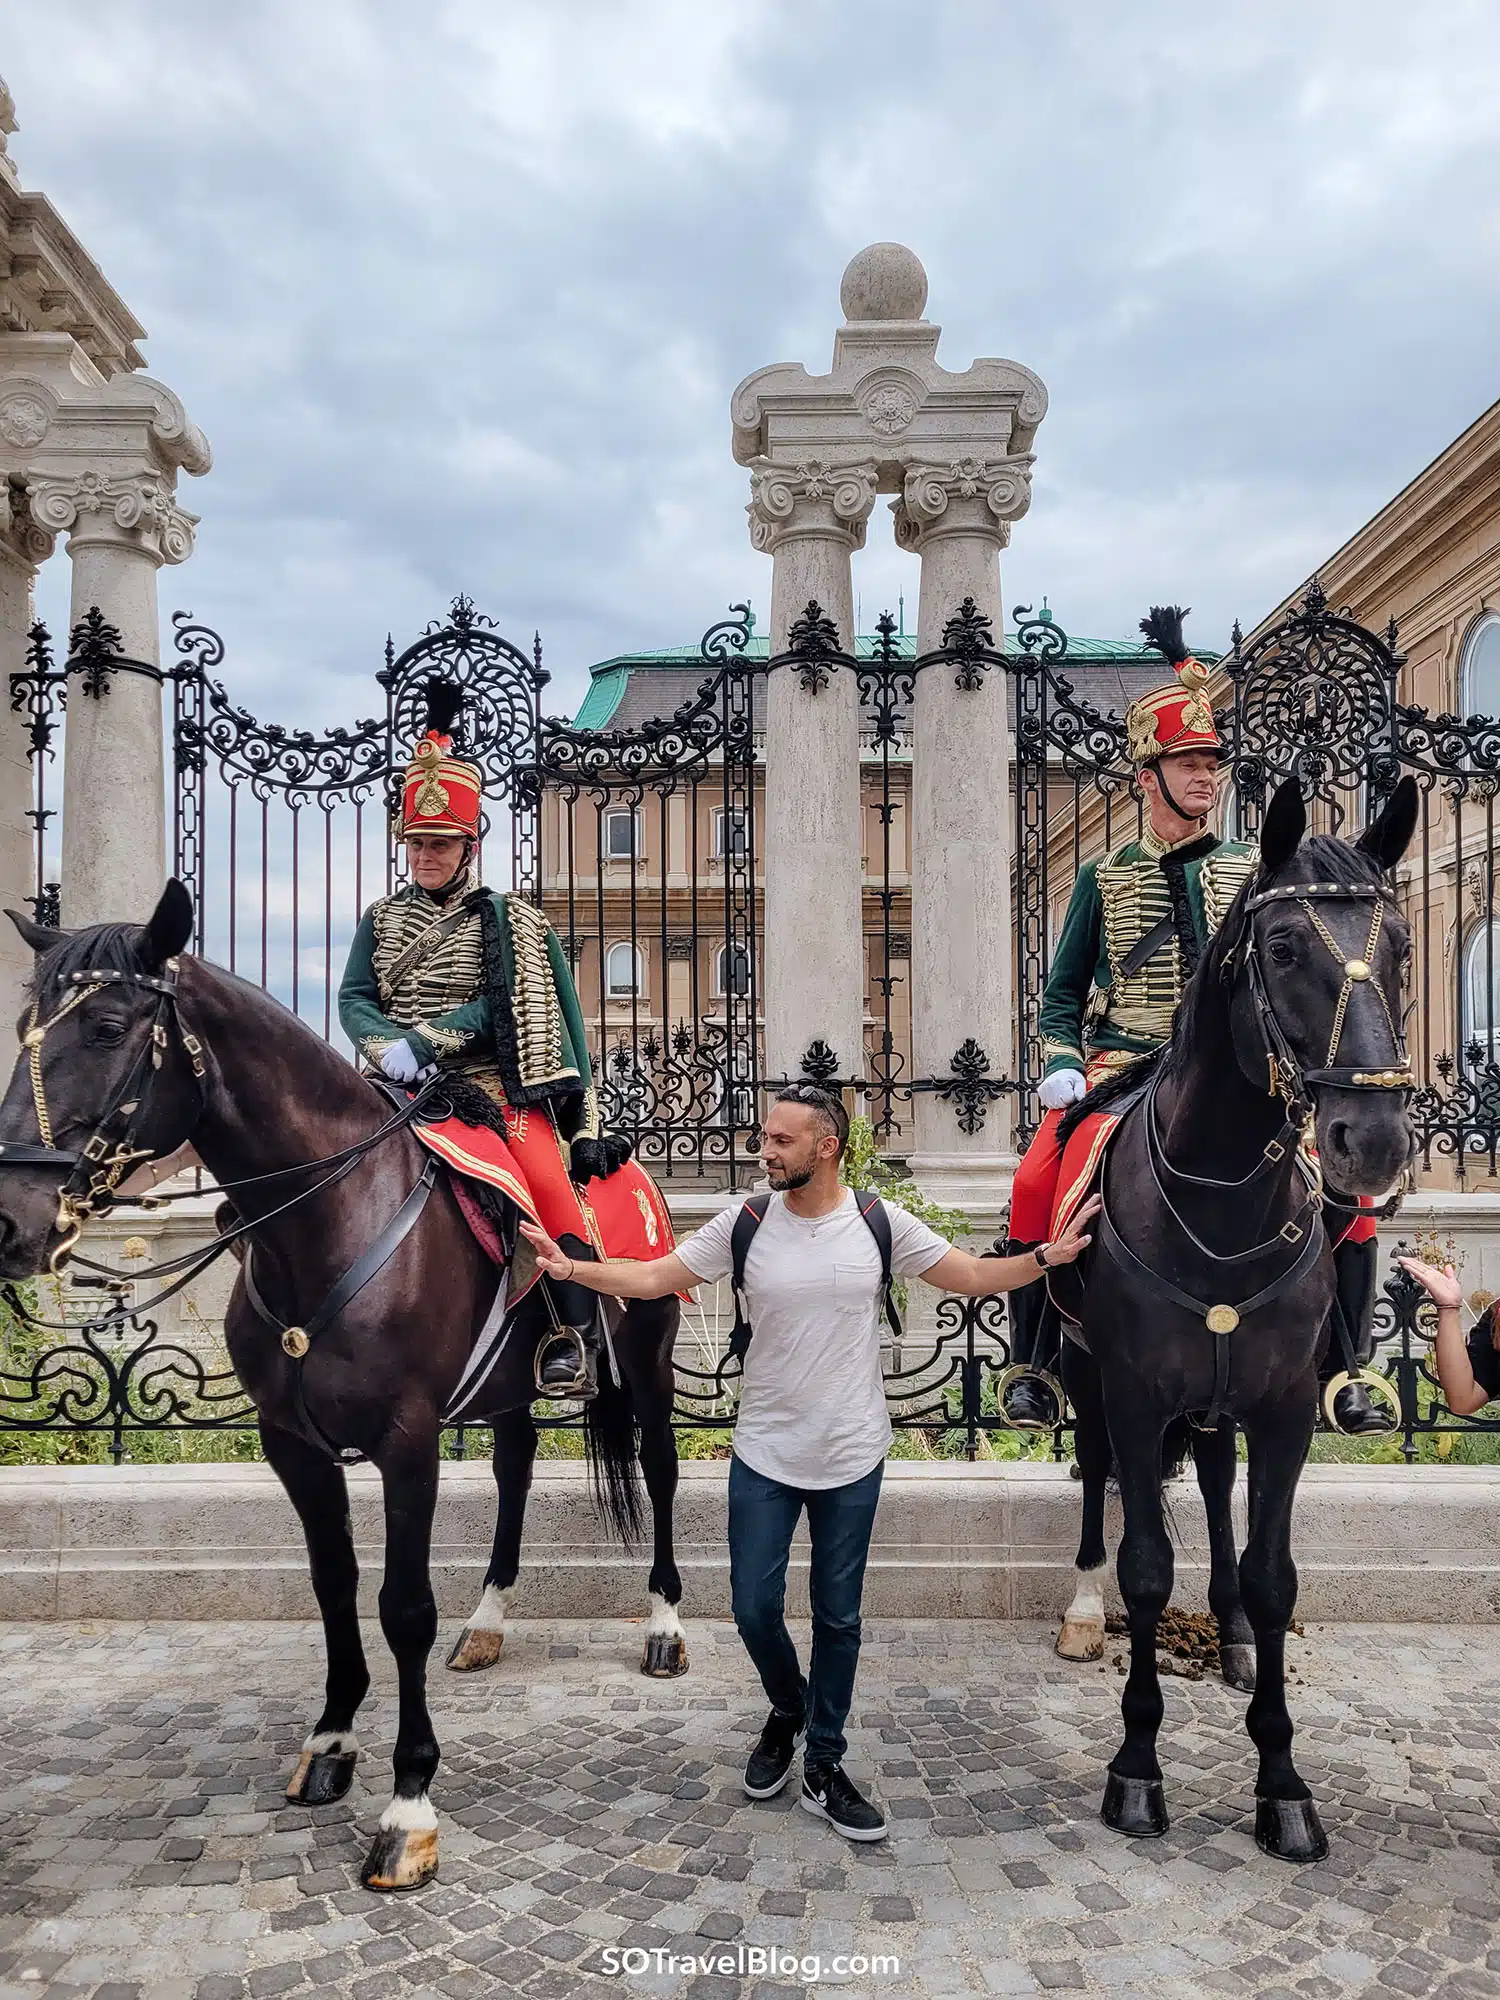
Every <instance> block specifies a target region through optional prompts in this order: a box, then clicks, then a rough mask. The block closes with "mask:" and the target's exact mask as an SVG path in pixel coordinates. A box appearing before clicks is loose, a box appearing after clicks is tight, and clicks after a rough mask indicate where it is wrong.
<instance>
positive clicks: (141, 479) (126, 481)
mask: <svg viewBox="0 0 1500 2000" xmlns="http://www.w3.org/2000/svg"><path fill="white" fill-rule="evenodd" d="M30 495H31V515H32V519H33V521H35V522H37V523H38V524H40V526H41V527H42V529H43V530H45V531H46V532H47V533H48V534H53V535H57V534H62V533H64V532H66V533H68V535H69V537H70V540H71V541H72V542H73V543H75V544H76V543H78V542H86V541H107V542H113V543H116V544H121V543H123V544H125V545H126V546H127V547H133V548H136V549H139V550H140V551H141V553H142V554H144V555H148V556H150V557H151V559H152V560H153V561H154V562H157V563H180V562H186V561H187V559H188V557H189V556H190V555H191V554H192V553H193V531H194V529H195V528H196V527H197V525H198V516H197V515H196V514H190V513H188V511H187V509H186V508H185V507H179V506H178V504H177V499H176V496H175V494H174V493H173V491H172V487H171V483H170V481H168V480H167V479H166V478H165V477H163V476H162V475H161V474H160V473H155V472H131V473H124V474H121V473H113V472H103V471H94V470H85V471H80V472H75V473H72V474H70V475H68V476H67V477H65V478H57V479H46V478H43V479H35V480H32V481H31V482H30Z"/></svg>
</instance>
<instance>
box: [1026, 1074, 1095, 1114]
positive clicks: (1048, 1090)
mask: <svg viewBox="0 0 1500 2000" xmlns="http://www.w3.org/2000/svg"><path fill="white" fill-rule="evenodd" d="M1087 1093H1088V1083H1087V1081H1086V1080H1085V1078H1084V1074H1083V1071H1082V1070H1081V1069H1059V1070H1054V1071H1053V1073H1052V1075H1051V1076H1044V1077H1043V1078H1042V1080H1041V1082H1040V1083H1039V1084H1038V1085H1037V1087H1036V1094H1037V1096H1038V1097H1039V1098H1040V1099H1041V1100H1042V1107H1043V1109H1044V1110H1047V1111H1066V1109H1067V1108H1068V1106H1069V1105H1070V1104H1077V1103H1078V1101H1079V1099H1080V1098H1082V1097H1084V1096H1086V1095H1087Z"/></svg>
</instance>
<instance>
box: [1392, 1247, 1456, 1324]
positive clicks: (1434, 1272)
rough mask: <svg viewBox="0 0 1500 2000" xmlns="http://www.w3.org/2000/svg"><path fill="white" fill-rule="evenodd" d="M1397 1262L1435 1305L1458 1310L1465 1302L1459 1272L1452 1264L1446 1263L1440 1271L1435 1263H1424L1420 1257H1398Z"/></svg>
mask: <svg viewBox="0 0 1500 2000" xmlns="http://www.w3.org/2000/svg"><path fill="white" fill-rule="evenodd" d="M1396 1262H1397V1263H1398V1264H1399V1265H1400V1266H1401V1268H1402V1270H1403V1271H1405V1272H1406V1274H1407V1276H1408V1277H1411V1278H1415V1279H1416V1281H1417V1283H1418V1284H1419V1285H1420V1286H1421V1287H1422V1288H1423V1290H1424V1291H1425V1292H1426V1293H1427V1296H1428V1297H1429V1298H1430V1299H1431V1300H1432V1302H1433V1304H1434V1305H1435V1306H1442V1307H1445V1308H1447V1309H1449V1310H1451V1311H1456V1310H1457V1309H1458V1307H1459V1306H1461V1305H1462V1304H1463V1302H1464V1295H1463V1290H1462V1288H1461V1286H1460V1285H1459V1282H1458V1273H1457V1272H1456V1271H1455V1270H1454V1268H1453V1266H1452V1265H1451V1264H1445V1265H1444V1266H1443V1268H1442V1270H1441V1271H1440V1270H1439V1269H1438V1268H1437V1266H1436V1265H1435V1264H1424V1263H1423V1262H1422V1260H1421V1258H1420V1257H1398V1258H1397V1259H1396Z"/></svg>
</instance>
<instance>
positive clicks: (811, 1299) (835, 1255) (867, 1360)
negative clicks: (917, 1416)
mask: <svg viewBox="0 0 1500 2000" xmlns="http://www.w3.org/2000/svg"><path fill="white" fill-rule="evenodd" d="M741 1206H742V1204H741V1203H739V1202H736V1203H735V1204H734V1205H733V1206H732V1207H730V1208H725V1209H721V1210H720V1212H719V1213H718V1214H717V1215H716V1216H715V1217H714V1219H713V1220H712V1222H708V1223H705V1224H704V1226H703V1228H702V1229H699V1230H697V1231H695V1233H694V1234H693V1235H691V1236H690V1237H688V1239H687V1241H686V1242H685V1243H679V1244H678V1246H677V1254H678V1256H679V1257H680V1258H681V1259H682V1261H683V1263H684V1264H686V1265H687V1267H688V1269H689V1270H690V1271H692V1272H694V1273H696V1275H697V1276H698V1277H700V1278H703V1279H705V1280H709V1281H712V1280H717V1279H719V1278H727V1277H729V1276H730V1274H731V1272H732V1270H733V1258H732V1256H731V1254H730V1238H731V1236H732V1234H733V1231H734V1223H735V1217H736V1216H737V1215H738V1214H739V1212H740V1208H741ZM885 1207H886V1213H887V1214H888V1215H889V1217H890V1219H891V1270H892V1272H893V1273H894V1275H895V1276H896V1277H898V1278H919V1277H920V1276H921V1275H922V1273H923V1272H924V1271H929V1270H931V1268H932V1266H933V1265H934V1264H935V1263H937V1261H938V1259H939V1258H940V1257H942V1256H943V1255H944V1254H945V1253H946V1251H947V1250H948V1249H949V1248H950V1247H951V1246H950V1245H949V1244H947V1243H945V1242H944V1241H943V1239H942V1237H941V1236H939V1235H937V1234H936V1232H935V1231H933V1230H931V1229H929V1228H928V1227H927V1224H926V1223H925V1222H919V1221H918V1220H917V1218H916V1217H915V1216H914V1215H909V1214H908V1213H907V1211H906V1210H905V1209H904V1208H897V1207H896V1206H895V1204H894V1203H892V1202H887V1203H886V1205H885ZM745 1304H746V1307H747V1309H748V1312H749V1316H750V1325H751V1328H752V1330H753V1335H754V1337H753V1338H752V1340H751V1342H750V1349H749V1352H748V1353H747V1354H746V1356H745V1375H744V1381H743V1382H742V1384H741V1387H740V1410H739V1419H738V1422H737V1423H736V1426H735V1433H734V1449H735V1453H736V1456H737V1457H739V1458H742V1459H743V1460H744V1461H745V1463H746V1465H748V1466H749V1467H750V1468H751V1470H752V1471H755V1472H760V1473H763V1474H764V1475H765V1476H766V1478H768V1479H779V1480H780V1481H781V1482H782V1483H783V1484H784V1485H786V1486H800V1487H810V1488H817V1487H826V1486H847V1485H848V1484H849V1483H850V1482H851V1481H852V1480H855V1479H863V1478H864V1476H865V1474H866V1473H867V1472H871V1471H873V1470H874V1468H875V1467H876V1466H877V1465H878V1464H879V1463H880V1461H881V1459H883V1458H884V1457H885V1454H886V1452H887V1451H888V1449H889V1448H890V1442H891V1420H890V1416H889V1414H888V1412H887V1410H886V1406H885V1391H884V1388H883V1387H882V1384H881V1380H880V1329H881V1327H882V1325H883V1324H884V1316H883V1314H882V1312H881V1308H880V1252H879V1251H878V1250H877V1248H876V1247H875V1238H874V1237H873V1236H872V1235H871V1233H870V1226H869V1224H868V1223H867V1222H866V1221H865V1220H864V1218H863V1217H862V1216H861V1214H860V1212H859V1207H858V1204H857V1203H856V1202H855V1199H854V1196H853V1193H852V1192H848V1191H846V1192H845V1195H844V1199H843V1201H842V1202H841V1203H840V1204H839V1206H838V1207H837V1208H835V1209H831V1210H830V1211H829V1213H828V1214H827V1215H818V1216H802V1215H794V1214H793V1213H792V1211H791V1210H790V1209H788V1207H787V1205H786V1202H785V1199H784V1198H783V1197H782V1196H781V1195H779V1194H777V1195H773V1196H772V1197H771V1205H770V1207H769V1208H768V1209H767V1210H766V1216H765V1220H764V1221H763V1222H762V1223H761V1225H760V1227H759V1228H758V1229H757V1230H756V1232H755V1235H754V1236H753V1237H752V1238H751V1242H750V1250H749V1254H748V1255H747V1256H746V1259H745Z"/></svg>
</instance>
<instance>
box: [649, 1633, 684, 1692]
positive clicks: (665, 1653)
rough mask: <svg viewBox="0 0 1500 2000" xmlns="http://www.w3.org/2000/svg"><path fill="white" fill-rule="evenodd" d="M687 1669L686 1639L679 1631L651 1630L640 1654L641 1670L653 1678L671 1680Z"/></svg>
mask: <svg viewBox="0 0 1500 2000" xmlns="http://www.w3.org/2000/svg"><path fill="white" fill-rule="evenodd" d="M687 1670H688V1656H687V1640H686V1639H684V1638H683V1636H682V1634H681V1633H680V1632H653V1633H652V1634H651V1635H650V1637H649V1638H648V1639H647V1641H646V1649H645V1651H644V1652H643V1653H642V1654H641V1672H642V1673H643V1674H650V1676H651V1678H652V1679H653V1680H657V1681H672V1680H676V1678H677V1676H678V1675H679V1674H685V1673H686V1672H687Z"/></svg>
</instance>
